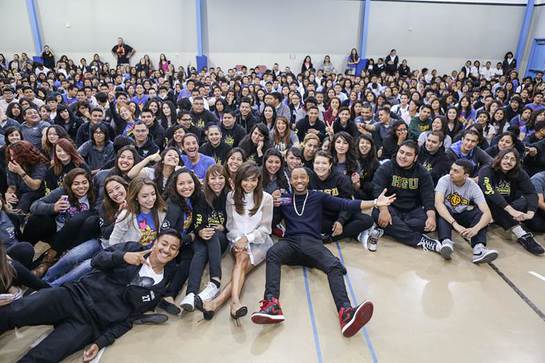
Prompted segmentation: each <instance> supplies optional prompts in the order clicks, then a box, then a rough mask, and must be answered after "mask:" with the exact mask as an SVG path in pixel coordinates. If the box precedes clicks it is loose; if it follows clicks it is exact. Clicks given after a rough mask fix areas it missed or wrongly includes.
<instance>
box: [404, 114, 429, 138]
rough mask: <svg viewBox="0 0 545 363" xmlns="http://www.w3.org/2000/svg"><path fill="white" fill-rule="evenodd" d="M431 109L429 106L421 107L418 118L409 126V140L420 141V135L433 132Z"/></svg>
mask: <svg viewBox="0 0 545 363" xmlns="http://www.w3.org/2000/svg"><path fill="white" fill-rule="evenodd" d="M430 115H431V107H430V106H429V105H422V106H420V110H419V113H418V116H415V117H413V118H412V119H411V123H410V124H409V138H410V139H412V140H415V141H416V140H418V137H419V136H420V134H421V133H422V132H424V131H429V130H431V121H432V120H431V118H430Z"/></svg>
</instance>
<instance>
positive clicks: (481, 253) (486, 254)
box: [473, 243, 498, 263]
mask: <svg viewBox="0 0 545 363" xmlns="http://www.w3.org/2000/svg"><path fill="white" fill-rule="evenodd" d="M497 257H498V251H496V250H489V249H488V248H486V247H485V245H483V244H482V243H478V244H476V245H475V247H473V263H483V262H492V261H494V260H495V259H496V258H497Z"/></svg>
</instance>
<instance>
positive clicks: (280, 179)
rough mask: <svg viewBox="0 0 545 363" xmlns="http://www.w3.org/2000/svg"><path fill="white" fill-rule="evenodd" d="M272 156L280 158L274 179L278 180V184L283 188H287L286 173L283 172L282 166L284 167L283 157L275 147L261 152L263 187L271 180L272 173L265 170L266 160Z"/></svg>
mask: <svg viewBox="0 0 545 363" xmlns="http://www.w3.org/2000/svg"><path fill="white" fill-rule="evenodd" d="M273 156H276V157H277V158H278V159H280V169H278V172H277V173H276V180H277V182H278V185H279V186H280V187H281V188H283V189H288V185H289V183H288V180H287V179H286V175H285V174H284V168H285V164H286V162H285V160H284V157H282V153H281V152H280V151H278V150H277V149H269V150H267V151H266V152H265V154H263V167H262V170H263V187H265V186H267V185H269V183H270V182H271V180H272V175H271V174H269V172H268V171H267V164H266V163H267V160H268V159H269V158H271V157H273Z"/></svg>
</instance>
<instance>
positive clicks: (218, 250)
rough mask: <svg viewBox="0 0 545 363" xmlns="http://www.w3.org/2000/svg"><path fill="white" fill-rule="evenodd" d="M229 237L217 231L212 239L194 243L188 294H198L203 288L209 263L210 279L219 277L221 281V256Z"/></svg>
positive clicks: (199, 239)
mask: <svg viewBox="0 0 545 363" xmlns="http://www.w3.org/2000/svg"><path fill="white" fill-rule="evenodd" d="M228 244H229V242H228V241H227V237H226V236H225V233H224V232H220V231H216V233H214V235H213V236H212V238H210V239H209V240H208V241H205V240H203V239H201V238H198V237H197V239H195V241H194V242H193V253H194V254H193V259H192V260H191V266H190V267H189V280H188V282H187V293H188V294H189V293H191V292H192V293H194V294H197V293H198V292H199V288H200V286H201V278H202V274H203V271H204V266H205V265H206V262H207V261H208V267H209V269H210V278H212V277H217V278H219V279H220V280H221V255H222V254H223V252H225V250H226V249H227V245H228Z"/></svg>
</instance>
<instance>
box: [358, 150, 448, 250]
mask: <svg viewBox="0 0 545 363" xmlns="http://www.w3.org/2000/svg"><path fill="white" fill-rule="evenodd" d="M417 157H418V145H417V144H416V142H414V141H412V140H407V141H405V142H404V143H403V144H402V145H401V146H400V147H399V150H398V151H397V154H396V156H395V158H392V159H391V160H388V161H386V162H385V163H384V164H382V165H381V166H380V167H379V168H378V169H377V171H376V172H375V176H374V177H373V184H374V185H375V186H374V194H375V196H378V195H379V194H380V193H381V192H382V191H383V190H384V189H385V188H386V189H387V194H389V195H392V194H394V195H395V196H396V200H395V202H394V203H392V205H390V206H388V207H380V208H375V209H373V218H374V219H375V222H376V223H377V224H378V226H379V227H380V228H373V229H372V230H371V232H369V241H368V245H369V244H370V245H376V244H377V240H378V238H380V236H381V235H382V233H385V234H387V235H389V236H391V237H393V238H394V239H395V240H396V241H398V242H401V243H404V244H406V245H408V246H413V247H422V249H423V250H424V251H428V250H431V251H434V252H437V253H440V254H441V255H442V256H443V257H444V258H446V259H448V258H450V254H451V253H452V249H451V248H450V247H448V246H446V245H445V246H443V245H442V244H441V242H439V241H437V240H435V239H433V238H431V237H428V236H427V235H425V234H423V233H424V232H433V231H435V228H436V219H435V210H434V208H433V204H434V201H433V179H432V178H431V175H430V173H429V172H428V171H427V170H426V169H425V168H424V167H423V166H422V165H420V164H418V163H417V162H416V160H417ZM383 231H384V232H383Z"/></svg>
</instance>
